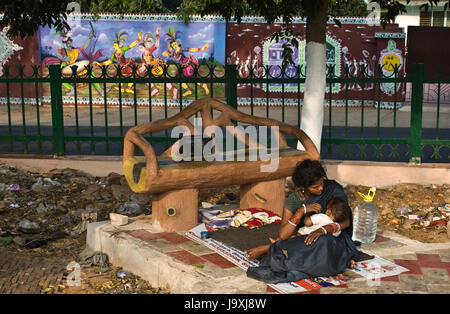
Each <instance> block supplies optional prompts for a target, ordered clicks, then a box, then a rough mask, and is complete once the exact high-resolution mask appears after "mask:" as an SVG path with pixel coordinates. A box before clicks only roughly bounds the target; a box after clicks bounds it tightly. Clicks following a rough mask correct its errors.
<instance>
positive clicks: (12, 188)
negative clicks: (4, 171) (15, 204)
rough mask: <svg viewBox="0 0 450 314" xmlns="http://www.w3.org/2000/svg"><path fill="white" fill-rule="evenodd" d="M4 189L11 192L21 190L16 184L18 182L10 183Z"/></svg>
mask: <svg viewBox="0 0 450 314" xmlns="http://www.w3.org/2000/svg"><path fill="white" fill-rule="evenodd" d="M6 190H7V191H11V192H20V191H22V189H21V188H20V185H18V184H11V185H10V186H8V188H7V189H6Z"/></svg>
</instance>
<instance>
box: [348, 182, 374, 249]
mask: <svg viewBox="0 0 450 314" xmlns="http://www.w3.org/2000/svg"><path fill="white" fill-rule="evenodd" d="M375 191H376V188H374V187H372V188H370V189H369V193H368V194H367V195H364V194H362V193H361V192H358V194H359V195H361V196H362V198H363V201H362V202H361V203H359V204H358V205H357V206H356V207H355V210H354V213H353V236H352V239H353V240H354V241H359V242H361V243H370V242H373V241H374V240H375V237H376V235H377V222H378V208H377V207H376V206H375V204H374V203H373V198H374V196H375Z"/></svg>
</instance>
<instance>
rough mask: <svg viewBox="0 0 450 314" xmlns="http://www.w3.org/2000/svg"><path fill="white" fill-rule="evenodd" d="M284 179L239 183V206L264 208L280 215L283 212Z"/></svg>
mask: <svg viewBox="0 0 450 314" xmlns="http://www.w3.org/2000/svg"><path fill="white" fill-rule="evenodd" d="M285 183H286V179H285V178H283V179H277V180H272V181H262V182H258V183H253V184H245V185H241V189H240V195H241V204H240V208H241V209H245V208H264V209H267V210H270V211H272V212H274V213H275V214H277V215H280V217H281V216H282V214H283V207H284V199H285Z"/></svg>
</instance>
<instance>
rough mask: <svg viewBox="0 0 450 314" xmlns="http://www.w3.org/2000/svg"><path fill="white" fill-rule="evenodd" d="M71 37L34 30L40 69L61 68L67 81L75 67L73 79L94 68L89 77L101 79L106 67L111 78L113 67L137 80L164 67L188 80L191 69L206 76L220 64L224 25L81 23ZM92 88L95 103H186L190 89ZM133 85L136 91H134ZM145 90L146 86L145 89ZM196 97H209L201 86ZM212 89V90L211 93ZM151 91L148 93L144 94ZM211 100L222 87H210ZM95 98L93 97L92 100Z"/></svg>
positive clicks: (68, 88)
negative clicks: (117, 100) (104, 100)
mask: <svg viewBox="0 0 450 314" xmlns="http://www.w3.org/2000/svg"><path fill="white" fill-rule="evenodd" d="M69 25H70V27H71V29H70V31H64V32H56V31H55V30H54V29H51V28H49V27H40V29H39V41H40V42H39V50H40V59H41V61H42V63H43V65H44V66H48V65H50V64H60V65H61V71H62V75H63V76H66V77H70V76H71V75H72V68H73V66H74V65H77V66H78V69H77V72H78V73H77V74H79V75H83V74H85V73H86V69H85V66H86V65H91V66H93V71H92V72H93V74H92V75H96V76H99V73H100V74H101V66H108V74H110V73H111V71H112V73H116V72H117V66H119V68H120V69H121V75H122V76H123V77H129V76H131V75H132V72H133V68H137V74H138V75H140V76H144V75H146V74H147V71H148V70H150V71H151V74H152V76H156V77H157V76H160V75H162V74H163V67H164V66H166V67H168V75H170V76H175V75H176V73H177V68H176V66H175V65H178V66H179V67H181V69H182V70H181V71H182V73H183V75H184V76H185V77H189V76H192V75H193V73H194V68H195V67H196V68H197V69H198V71H199V75H201V76H204V77H205V76H207V75H208V73H209V69H208V67H207V66H212V65H213V66H219V67H221V68H222V69H223V66H224V64H225V30H226V27H225V22H224V21H217V20H211V21H208V19H207V18H205V19H203V20H201V21H193V22H191V23H189V24H184V23H183V22H182V21H179V20H176V19H170V18H166V19H156V18H155V19H152V18H151V17H150V18H147V19H130V20H127V19H118V18H117V19H111V18H105V19H101V18H100V19H99V20H93V19H91V18H83V19H82V20H81V21H77V23H73V24H70V21H69ZM73 85H74V84H67V83H66V84H64V87H63V95H64V96H73V95H74V86H73ZM102 85H106V87H105V86H102ZM120 85H121V86H120V87H119V86H118V84H103V83H102V84H98V83H95V84H94V83H93V84H92V87H93V88H92V91H93V92H97V95H96V96H97V97H99V96H100V97H103V96H104V94H107V95H108V97H119V95H120V97H134V96H135V95H134V94H135V93H136V96H137V97H138V98H149V97H154V98H160V99H162V98H164V97H165V93H167V98H169V99H173V100H175V99H178V98H179V97H180V95H181V96H182V97H187V98H189V97H191V98H193V97H194V96H195V95H194V94H193V90H194V89H195V86H193V84H186V83H180V84H166V86H165V87H164V84H163V83H151V84H150V86H145V84H133V83H122V84H120ZM134 85H136V86H134ZM147 85H148V84H147ZM199 86H200V87H201V88H199V89H198V90H197V93H198V94H197V96H198V97H204V96H208V95H210V90H209V88H208V86H207V85H206V84H199ZM216 88H217V90H216ZM149 89H150V92H149ZM214 89H215V90H214V94H215V95H217V94H218V95H220V94H224V88H223V86H220V85H218V86H214ZM77 95H78V96H81V97H87V96H89V89H88V88H86V87H83V86H81V88H77ZM93 96H94V95H93Z"/></svg>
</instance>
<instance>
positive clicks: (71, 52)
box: [42, 29, 103, 95]
mask: <svg viewBox="0 0 450 314" xmlns="http://www.w3.org/2000/svg"><path fill="white" fill-rule="evenodd" d="M56 34H57V35H59V36H60V37H62V45H61V44H59V43H58V42H56V41H54V43H55V44H57V45H61V46H62V47H61V48H60V49H57V50H56V51H55V55H56V58H55V57H46V58H45V59H44V60H42V61H43V64H44V66H48V65H50V64H60V65H61V73H62V75H63V76H66V77H70V76H71V75H72V73H73V71H72V68H71V67H72V66H78V68H77V73H76V74H77V75H79V76H82V75H84V74H86V72H87V69H86V67H87V66H88V65H89V64H90V63H91V61H94V60H96V59H98V58H100V57H101V56H102V52H101V50H97V51H96V52H95V53H94V54H91V53H90V54H87V53H86V49H87V48H88V47H89V45H90V43H91V40H92V37H94V36H95V34H94V30H93V29H92V31H91V33H90V35H89V37H88V39H87V40H86V42H85V43H84V44H83V45H82V46H80V47H74V46H73V41H72V38H71V37H70V36H71V35H70V32H69V31H67V30H66V31H63V32H56ZM80 53H81V55H82V56H83V57H84V58H86V59H87V60H79V57H80ZM62 85H63V86H64V87H65V88H66V89H67V92H66V95H73V94H74V87H73V86H72V84H69V83H62ZM92 86H93V87H94V88H95V90H96V91H97V92H98V93H99V94H100V95H103V89H102V88H101V87H100V84H99V83H92Z"/></svg>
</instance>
